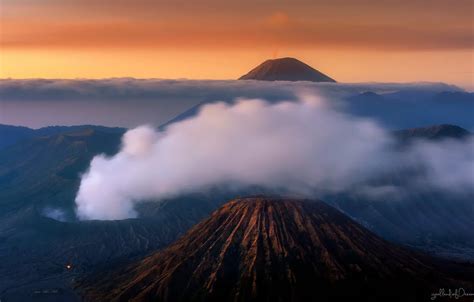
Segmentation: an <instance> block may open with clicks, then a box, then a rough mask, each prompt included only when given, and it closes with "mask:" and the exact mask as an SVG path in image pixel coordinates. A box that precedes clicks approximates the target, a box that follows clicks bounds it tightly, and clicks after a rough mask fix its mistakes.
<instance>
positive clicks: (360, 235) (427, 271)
mask: <svg viewBox="0 0 474 302" xmlns="http://www.w3.org/2000/svg"><path fill="white" fill-rule="evenodd" d="M451 281H452V280H451V279H450V278H448V277H447V275H445V274H444V273H441V272H440V271H438V270H437V269H436V268H435V264H433V262H432V260H431V259H430V258H425V256H421V255H418V254H416V253H414V252H411V251H408V250H406V249H404V248H401V247H398V246H395V245H392V244H389V243H388V242H386V241H384V240H383V239H380V238H379V237H377V236H376V235H374V234H373V233H371V232H370V231H368V230H366V229H365V228H363V227H362V226H360V225H359V224H357V223H355V222H354V221H352V220H351V219H350V218H348V217H346V216H345V215H343V214H341V213H340V212H339V211H337V210H336V209H334V208H332V207H330V206H328V205H327V204H325V203H323V202H316V201H303V200H293V199H276V198H272V199H267V198H263V197H261V198H260V197H259V198H246V199H238V200H234V201H232V202H229V203H227V204H225V205H224V206H223V207H221V208H220V209H218V210H217V211H215V212H214V213H213V214H212V215H211V217H210V218H208V219H207V220H205V221H203V222H201V223H200V224H198V225H197V226H195V227H194V228H192V229H191V230H190V231H189V232H188V233H187V234H186V235H185V236H183V237H182V238H181V239H179V240H178V241H177V242H175V243H174V244H172V245H171V246H169V247H168V248H166V249H165V250H163V251H162V252H158V253H156V254H154V255H151V256H149V257H147V258H145V259H144V260H142V261H141V262H139V263H137V264H135V265H132V266H130V267H128V268H126V269H124V270H123V271H121V272H114V273H112V274H106V275H102V276H100V277H99V278H98V280H91V281H90V283H88V284H90V285H89V286H87V285H86V286H84V287H85V289H86V290H85V293H86V297H87V298H88V300H90V301H329V300H330V301H333V300H344V299H346V298H353V297H360V298H364V299H365V301H399V300H400V301H402V300H403V301H416V300H418V301H421V300H423V299H424V298H428V297H429V292H430V291H431V290H432V288H435V287H436V286H440V285H441V284H442V285H443V286H449V285H450V284H451ZM457 284H458V286H459V284H463V283H462V282H457ZM468 285H469V284H468ZM91 287H93V288H92V289H91Z"/></svg>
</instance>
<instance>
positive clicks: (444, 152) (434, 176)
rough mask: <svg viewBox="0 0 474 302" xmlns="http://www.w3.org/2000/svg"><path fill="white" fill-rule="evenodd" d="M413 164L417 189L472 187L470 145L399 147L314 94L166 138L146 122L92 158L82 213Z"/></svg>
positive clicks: (318, 185) (115, 211) (202, 119)
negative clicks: (109, 152)
mask: <svg viewBox="0 0 474 302" xmlns="http://www.w3.org/2000/svg"><path fill="white" fill-rule="evenodd" d="M450 163H452V164H450ZM414 164H416V165H419V166H420V167H421V168H422V169H423V170H424V171H426V173H425V175H423V178H422V179H417V180H416V181H414V182H413V183H420V185H421V183H423V185H428V186H435V187H437V188H441V189H443V190H457V191H459V190H465V189H466V188H467V189H470V188H474V179H473V177H472V173H471V172H472V171H474V140H472V139H468V140H465V141H462V142H456V143H454V142H453V143H452V144H451V143H434V142H422V141H420V142H418V143H416V144H413V145H412V146H411V147H408V148H407V149H405V150H403V151H400V150H399V149H398V148H396V142H395V141H394V139H393V137H392V135H391V134H390V133H389V132H388V131H386V130H385V129H384V128H383V127H381V126H379V125H378V124H377V123H375V122H373V121H371V120H368V119H361V118H356V117H353V116H349V115H346V114H343V113H340V112H337V111H335V110H334V109H331V108H330V107H329V106H327V104H326V102H325V101H323V100H322V99H320V98H317V97H314V96H305V97H302V98H301V99H300V100H298V101H294V102H290V101H288V102H279V103H268V102H266V101H264V100H260V99H246V100H242V99H241V100H238V101H236V102H235V103H232V104H229V103H224V102H221V103H214V104H208V105H205V106H203V107H202V109H201V110H200V112H199V113H198V115H197V116H195V117H192V118H189V119H187V120H184V121H181V122H178V123H175V124H171V125H170V126H168V127H167V128H166V129H165V130H164V131H161V132H159V131H157V130H155V129H154V128H152V127H150V126H141V127H138V128H135V129H132V130H130V131H128V132H127V133H126V134H125V135H124V137H123V145H122V149H121V151H120V152H119V153H118V154H116V155H115V156H113V157H106V156H104V155H100V156H96V157H95V158H94V159H93V160H92V162H91V164H90V168H89V170H88V172H87V173H85V174H84V175H83V177H82V181H81V185H80V189H79V192H78V194H77V197H76V204H77V215H78V217H79V218H80V219H103V220H113V219H125V218H131V217H136V216H137V213H136V211H135V210H134V205H135V203H137V202H140V201H144V200H159V199H162V198H165V197H171V196H176V195H178V194H182V193H190V192H195V191H200V190H205V189H207V188H210V187H214V186H219V185H221V184H223V185H224V184H232V186H234V187H245V186H252V185H257V186H260V187H263V188H268V189H284V190H286V191H289V192H296V193H299V194H311V193H314V192H343V191H346V190H349V189H351V188H354V187H358V185H361V184H364V183H367V182H368V181H370V180H373V179H375V178H377V177H379V176H382V175H386V174H387V173H389V172H392V171H394V170H400V169H408V168H410V167H411V166H412V165H414ZM447 175H451V176H450V177H447ZM364 186H365V185H364ZM366 187H367V186H365V188H366ZM374 189H377V188H374ZM379 191H380V190H379Z"/></svg>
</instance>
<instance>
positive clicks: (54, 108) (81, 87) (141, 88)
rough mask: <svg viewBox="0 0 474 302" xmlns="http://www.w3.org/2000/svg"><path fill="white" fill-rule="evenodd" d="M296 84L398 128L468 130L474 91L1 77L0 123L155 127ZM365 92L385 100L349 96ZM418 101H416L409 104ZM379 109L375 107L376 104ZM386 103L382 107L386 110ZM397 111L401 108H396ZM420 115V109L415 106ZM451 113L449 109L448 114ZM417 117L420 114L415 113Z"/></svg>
mask: <svg viewBox="0 0 474 302" xmlns="http://www.w3.org/2000/svg"><path fill="white" fill-rule="evenodd" d="M301 91H305V92H306V93H311V94H318V95H322V96H324V97H326V98H328V99H330V100H331V101H330V104H329V105H330V106H332V107H333V108H335V109H337V110H343V111H347V112H349V113H352V114H355V115H361V116H367V117H371V118H376V119H378V121H380V122H382V123H384V124H385V122H388V123H386V124H388V125H389V126H390V127H392V128H394V129H401V128H407V127H415V126H425V125H429V124H439V123H451V124H457V125H459V126H462V127H465V128H469V129H474V122H472V118H471V117H472V112H473V110H474V98H472V97H471V101H470V102H464V103H462V102H461V103H460V102H459V101H458V100H456V98H451V97H447V98H444V99H443V100H442V101H439V100H436V101H435V102H433V101H430V98H431V97H433V96H435V95H436V94H439V93H441V92H443V91H460V89H459V88H456V87H455V86H451V85H446V84H436V83H406V84H383V83H359V84H341V83H339V84H333V83H329V84H328V83H312V82H261V81H204V80H202V81H198V80H158V79H148V80H137V79H130V78H121V79H107V80H45V79H37V80H0V123H1V124H12V125H22V126H28V127H33V128H37V127H44V126H50V125H81V124H95V125H104V126H120V127H127V128H128V127H137V126H139V125H143V124H151V125H153V126H159V125H161V124H163V123H165V122H167V121H168V120H170V119H172V118H173V117H175V116H176V115H177V114H179V113H181V112H183V111H184V110H186V109H188V108H190V107H192V106H194V105H197V104H199V103H206V102H213V101H226V102H231V101H233V100H234V99H236V98H250V99H252V98H262V99H265V100H267V101H269V102H276V101H283V100H293V99H295V98H296V97H297V96H298V94H299V93H300V92H301ZM366 91H372V92H375V93H378V94H380V95H381V96H384V97H388V99H384V98H380V99H368V100H366V99H362V100H349V99H348V98H350V97H352V96H357V95H359V94H361V93H364V92H366ZM414 104H416V106H413V105H414ZM374 108H375V109H377V110H375V109H374ZM387 108H388V109H387ZM400 110H402V112H400ZM420 112H421V113H422V114H421V113H420ZM446 112H449V114H446ZM420 117H423V119H422V120H420Z"/></svg>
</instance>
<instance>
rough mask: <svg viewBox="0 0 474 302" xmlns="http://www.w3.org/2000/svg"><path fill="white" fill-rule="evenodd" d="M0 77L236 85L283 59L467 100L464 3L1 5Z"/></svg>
mask: <svg viewBox="0 0 474 302" xmlns="http://www.w3.org/2000/svg"><path fill="white" fill-rule="evenodd" d="M0 14H1V21H0V34H1V36H0V47H1V48H0V77H14V78H30V77H45V78H76V77H83V78H84V77H86V78H102V77H120V76H131V77H159V78H200V79H202V78H207V79H225V78H236V77H238V76H240V75H241V74H243V73H245V72H246V71H248V70H249V69H250V68H252V67H254V66H255V65H256V64H258V63H260V62H261V61H263V60H265V59H268V58H272V57H281V56H293V57H297V58H299V59H302V60H303V61H305V62H306V63H309V64H310V65H312V66H314V67H315V68H317V69H320V70H321V71H323V72H325V73H327V74H328V75H330V76H332V77H334V78H336V79H337V80H339V81H343V82H357V81H379V82H382V81H397V82H398V81H404V82H406V81H443V82H448V83H453V84H457V85H460V86H463V87H465V88H468V89H472V88H473V86H474V84H473V70H474V62H473V54H474V51H473V46H474V28H473V21H472V20H473V19H474V16H473V14H474V12H473V1H471V0H456V1H445V0H422V1H417V0H378V1H373V0H358V1H354V0H332V1H321V0H293V1H283V0H272V1H270V0H254V1H250V0H241V1H238V2H237V1H223V0H219V1H218V0H195V1H180V0H174V1H156V0H155V1H152V0H134V1H132V0H115V1H107V0H61V1H60V0H42V1H35V0H0Z"/></svg>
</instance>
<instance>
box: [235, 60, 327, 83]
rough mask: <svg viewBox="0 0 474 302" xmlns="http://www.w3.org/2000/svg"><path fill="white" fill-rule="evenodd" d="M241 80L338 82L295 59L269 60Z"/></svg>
mask: <svg viewBox="0 0 474 302" xmlns="http://www.w3.org/2000/svg"><path fill="white" fill-rule="evenodd" d="M239 80H259V81H311V82H336V81H335V80H334V79H332V78H330V77H328V76H327V75H325V74H323V73H322V72H320V71H318V70H316V69H314V68H313V67H311V66H309V65H307V64H305V63H303V62H301V61H299V60H297V59H295V58H280V59H274V60H267V61H265V62H263V63H262V64H260V65H258V66H257V67H255V68H254V69H252V70H251V71H250V72H249V73H247V74H246V75H243V76H241V77H240V78H239Z"/></svg>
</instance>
